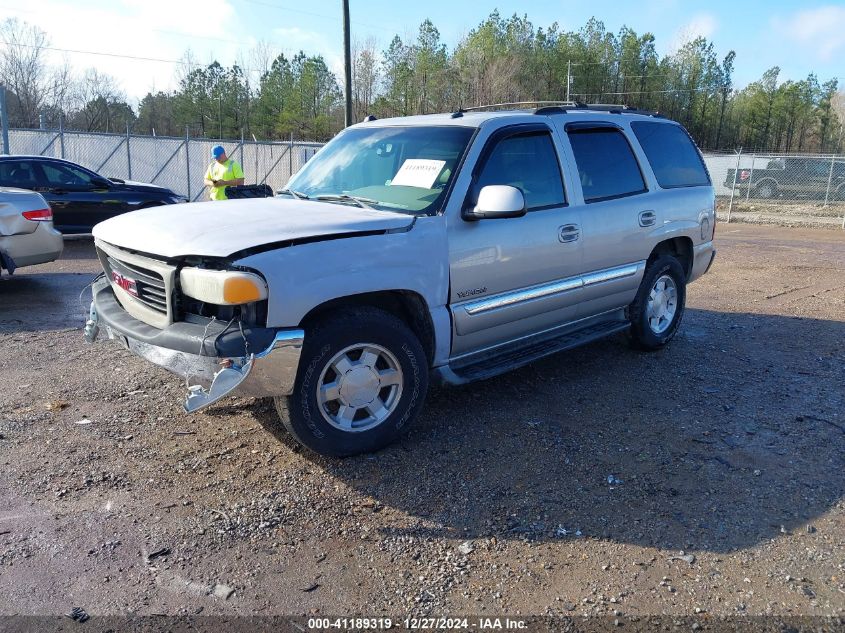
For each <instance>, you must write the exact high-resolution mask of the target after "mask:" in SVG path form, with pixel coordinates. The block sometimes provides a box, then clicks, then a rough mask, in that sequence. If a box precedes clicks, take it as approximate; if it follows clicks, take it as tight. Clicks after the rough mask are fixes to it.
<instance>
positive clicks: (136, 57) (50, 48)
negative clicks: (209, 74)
mask: <svg viewBox="0 0 845 633" xmlns="http://www.w3.org/2000/svg"><path fill="white" fill-rule="evenodd" d="M0 44H5V45H6V46H21V47H23V48H38V49H43V50H47V51H54V52H58V53H72V54H78V55H97V56H100V57H113V58H117V59H129V60H132V61H142V62H155V63H160V64H176V65H178V66H188V67H193V66H208V64H201V63H196V62H192V61H186V60H184V59H162V58H160V57H143V56H140V55H126V54H123V53H106V52H103V51H85V50H81V49H74V48H58V47H56V46H36V45H34V44H21V43H19V42H15V43H10V42H7V41H6V40H0ZM281 50H286V51H293V50H294V49H281ZM235 65H237V64H235ZM221 66H222V64H221ZM238 68H240V69H241V70H245V71H248V72H254V73H264V72H265V70H264V69H260V68H249V67H247V66H238Z"/></svg>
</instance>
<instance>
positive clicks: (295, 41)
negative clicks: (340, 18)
mask: <svg viewBox="0 0 845 633" xmlns="http://www.w3.org/2000/svg"><path fill="white" fill-rule="evenodd" d="M332 26H333V27H334V24H333V25H332ZM335 30H337V31H338V34H339V33H340V27H339V26H338V27H337V28H336V29H335ZM273 34H274V35H275V37H274V38H273V39H274V41H275V42H277V43H278V44H279V45H280V46H281V47H282V48H283V50H284V51H285V55H290V54H296V53H298V52H299V51H300V50H302V51H304V52H305V54H307V55H322V56H323V59H325V60H326V65H327V66H328V67H329V70H331V71H332V72H333V73H334V74H335V75H336V76H337V78H338V81H341V82H342V81H343V52H342V50H341V45H340V43H339V42H338V41H337V40H338V38H335V40H334V42H332V41H330V40H329V38H328V37H326V35H325V34H323V33H318V32H317V31H309V30H307V29H301V28H299V27H297V26H293V27H280V28H277V29H273Z"/></svg>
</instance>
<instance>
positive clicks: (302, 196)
mask: <svg viewBox="0 0 845 633" xmlns="http://www.w3.org/2000/svg"><path fill="white" fill-rule="evenodd" d="M276 193H286V194H288V195H289V196H293V197H294V198H296V199H297V200H308V196H307V195H306V194H304V193H302V192H301V191H294V190H293V189H279V190H278V191H277V192H276Z"/></svg>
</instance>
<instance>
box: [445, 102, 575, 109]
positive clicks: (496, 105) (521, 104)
mask: <svg viewBox="0 0 845 633" xmlns="http://www.w3.org/2000/svg"><path fill="white" fill-rule="evenodd" d="M530 106H533V107H535V108H541V107H545V106H561V107H569V108H576V107H584V106H585V104H583V103H579V102H578V101H508V102H505V103H489V104H486V105H479V106H472V107H471V108H461V111H463V112H478V111H482V110H513V109H517V108H525V109H527V108H529V107H530Z"/></svg>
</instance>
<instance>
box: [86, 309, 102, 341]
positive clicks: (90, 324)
mask: <svg viewBox="0 0 845 633" xmlns="http://www.w3.org/2000/svg"><path fill="white" fill-rule="evenodd" d="M99 321H100V319H99V317H97V310H96V308H95V307H94V302H93V301H92V302H91V307H90V308H89V310H88V320H87V321H86V322H85V340H86V341H88V342H89V343H93V342H94V341H96V340H97V335H98V334H99V333H100V323H99Z"/></svg>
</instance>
